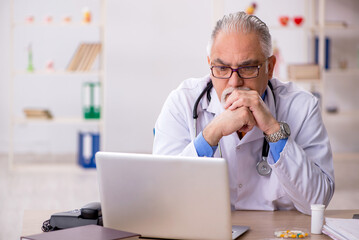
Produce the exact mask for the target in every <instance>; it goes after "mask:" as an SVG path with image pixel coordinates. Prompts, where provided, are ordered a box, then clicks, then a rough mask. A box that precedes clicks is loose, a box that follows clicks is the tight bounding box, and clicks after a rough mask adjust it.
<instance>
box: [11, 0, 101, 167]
mask: <svg viewBox="0 0 359 240" xmlns="http://www.w3.org/2000/svg"><path fill="white" fill-rule="evenodd" d="M36 4H37V5H39V6H38V7H36ZM79 4H82V5H79ZM86 4H88V5H87V6H85V5H86ZM40 5H41V7H40ZM10 7H11V9H10V12H11V14H10V15H11V19H10V44H11V46H10V66H11V76H10V84H9V88H10V89H9V98H10V99H9V118H10V119H9V158H8V159H9V167H10V168H13V167H14V166H15V165H16V163H17V157H16V156H17V155H19V156H23V155H26V154H39V155H44V156H45V155H46V156H49V155H52V154H54V155H56V154H59V153H60V154H61V151H64V152H65V153H64V155H66V156H68V155H69V154H68V153H69V152H70V153H71V154H70V155H71V156H73V159H71V160H74V161H77V160H76V152H77V151H78V146H77V144H78V139H77V137H78V133H79V132H80V131H84V130H85V131H89V130H91V131H95V132H97V133H99V134H100V135H101V140H100V141H101V142H100V146H101V149H102V148H103V146H104V141H103V139H104V137H103V133H104V117H105V115H104V88H105V84H106V83H105V79H106V78H105V71H104V66H105V56H104V38H105V9H106V2H105V0H96V1H82V2H73V3H72V2H71V1H70V2H63V3H62V2H49V1H46V0H39V1H36V2H31V3H30V2H28V1H24V0H11V3H10ZM84 7H90V8H89V9H90V10H91V12H90V14H91V15H90V16H91V18H90V19H86V20H85V13H84V12H83V8H84ZM48 14H49V15H48ZM66 14H70V15H66ZM50 15H51V16H50ZM29 16H31V17H29ZM44 16H46V17H44ZM65 16H66V17H65ZM30 18H31V19H30ZM29 19H30V20H29ZM80 48H81V49H82V50H83V51H82V52H81V53H82V54H81V55H80V54H79V51H78V50H79V49H80ZM47 59H50V60H47ZM30 64H31V68H30ZM88 82H89V83H96V84H98V85H99V86H100V88H99V90H98V91H99V92H98V93H96V96H97V98H96V101H98V103H96V104H100V106H101V107H100V113H99V115H100V117H96V118H85V115H84V110H83V109H84V104H85V102H87V101H85V100H84V97H85V96H86V94H85V93H84V90H83V85H84V84H85V83H88ZM86 104H87V103H86ZM32 108H33V109H40V110H33V109H32ZM26 109H27V110H28V111H26ZM49 116H50V117H49ZM29 133H30V134H29ZM34 133H38V135H39V136H41V137H33V135H34ZM54 133H56V134H58V136H56V134H54ZM57 138H61V139H57ZM59 142H64V143H65V144H64V145H66V146H67V148H62V149H61V147H58V148H56V146H57V145H59V144H58V143H59ZM37 143H38V144H37ZM70 143H71V144H70ZM36 144H37V146H36V147H34V148H35V150H34V151H32V150H31V146H34V145H36ZM26 145H29V147H24V146H26ZM69 146H70V147H69ZM41 147H43V149H40V148H41ZM29 149H30V151H31V152H26V151H29ZM39 149H40V150H39ZM54 149H55V150H54ZM40 158H41V157H40ZM58 159H61V157H60V158H58Z"/></svg>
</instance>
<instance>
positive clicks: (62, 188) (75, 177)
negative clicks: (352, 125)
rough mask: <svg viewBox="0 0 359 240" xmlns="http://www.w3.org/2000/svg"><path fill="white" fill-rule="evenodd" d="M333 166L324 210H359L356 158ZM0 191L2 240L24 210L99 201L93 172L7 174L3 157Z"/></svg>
mask: <svg viewBox="0 0 359 240" xmlns="http://www.w3.org/2000/svg"><path fill="white" fill-rule="evenodd" d="M334 166H335V177H336V190H335V194H334V197H333V199H332V201H331V203H330V205H329V207H328V208H329V209H359V184H358V183H359V174H358V172H359V155H335V160H334ZM0 189H1V194H0V202H1V214H0V226H1V228H0V229H1V230H0V239H3V240H11V239H19V236H20V234H21V229H22V216H23V212H24V210H26V209H39V210H45V209H46V210H47V209H69V210H70V209H74V208H79V207H81V206H82V205H84V204H86V203H88V202H92V201H98V200H99V193H98V189H97V180H96V172H95V171H94V170H85V169H82V168H79V167H77V166H76V165H70V164H63V165H62V166H61V165H60V166H59V165H57V166H56V167H54V166H51V165H50V166H41V167H28V168H20V169H15V170H13V171H9V170H8V166H7V157H6V156H2V157H0ZM44 220H46V219H44ZM39 227H40V226H39Z"/></svg>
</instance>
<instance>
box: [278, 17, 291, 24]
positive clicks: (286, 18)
mask: <svg viewBox="0 0 359 240" xmlns="http://www.w3.org/2000/svg"><path fill="white" fill-rule="evenodd" d="M288 21H289V17H287V16H282V17H280V18H279V22H280V24H281V25H282V26H287V25H288Z"/></svg>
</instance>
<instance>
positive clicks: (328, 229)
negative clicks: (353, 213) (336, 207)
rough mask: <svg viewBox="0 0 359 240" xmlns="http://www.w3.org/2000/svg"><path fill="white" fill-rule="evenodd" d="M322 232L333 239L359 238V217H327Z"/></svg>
mask: <svg viewBox="0 0 359 240" xmlns="http://www.w3.org/2000/svg"><path fill="white" fill-rule="evenodd" d="M322 232H323V233H324V234H326V235H328V236H329V237H331V238H332V239H337V240H347V239H350V240H355V239H359V219H343V218H328V217H327V218H325V224H324V226H323V229H322Z"/></svg>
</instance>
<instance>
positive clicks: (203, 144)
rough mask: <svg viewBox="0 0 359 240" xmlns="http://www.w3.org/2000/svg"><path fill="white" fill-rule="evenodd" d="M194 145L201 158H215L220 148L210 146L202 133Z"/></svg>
mask: <svg viewBox="0 0 359 240" xmlns="http://www.w3.org/2000/svg"><path fill="white" fill-rule="evenodd" d="M193 143H194V147H195V148H196V151H197V155H198V156H199V157H213V155H214V153H215V152H216V150H217V147H218V146H211V145H209V143H208V142H207V141H206V139H204V137H203V134H202V132H200V133H199V134H198V136H197V137H196V138H195V139H194V141H193Z"/></svg>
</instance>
